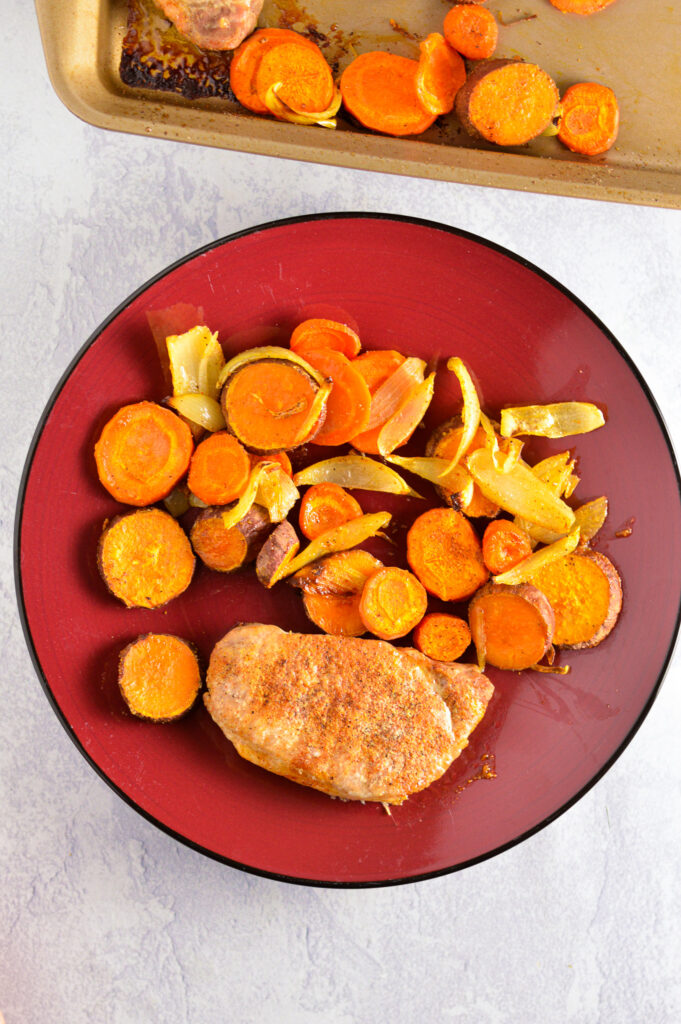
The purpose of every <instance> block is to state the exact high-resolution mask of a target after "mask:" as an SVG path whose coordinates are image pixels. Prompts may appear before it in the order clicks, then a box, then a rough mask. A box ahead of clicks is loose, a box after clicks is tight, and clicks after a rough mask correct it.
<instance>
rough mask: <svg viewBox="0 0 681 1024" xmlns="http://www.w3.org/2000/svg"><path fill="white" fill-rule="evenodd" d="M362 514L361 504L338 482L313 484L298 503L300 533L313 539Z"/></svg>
mask: <svg viewBox="0 0 681 1024" xmlns="http://www.w3.org/2000/svg"><path fill="white" fill-rule="evenodd" d="M361 515H362V506H361V505H360V503H359V502H358V501H357V500H356V499H355V498H353V496H352V495H351V494H348V492H347V491H346V490H345V489H344V488H343V487H340V486H339V485H338V484H329V483H326V484H313V486H312V487H310V488H309V489H308V490H307V491H306V492H305V494H304V496H303V500H302V501H301V503H300V513H299V517H298V522H299V524H300V530H301V533H303V534H304V535H305V536H306V537H307V539H308V540H314V539H315V537H319V535H320V534H322V533H325V532H326V530H332V529H333V528H334V527H335V526H340V525H341V524H342V523H348V522H349V521H350V520H351V519H357V518H358V517H359V516H361Z"/></svg>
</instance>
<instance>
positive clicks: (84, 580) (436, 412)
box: [16, 214, 681, 886]
mask: <svg viewBox="0 0 681 1024" xmlns="http://www.w3.org/2000/svg"><path fill="white" fill-rule="evenodd" d="M176 302H188V303H193V304H194V305H196V306H203V309H204V312H205V319H206V322H207V323H208V324H209V325H210V326H211V328H212V329H213V330H217V331H218V332H219V335H220V339H221V340H222V342H223V344H224V346H225V348H226V350H228V351H229V352H232V351H236V350H237V349H239V348H243V347H245V346H246V345H247V344H252V343H253V341H254V340H256V339H257V338H258V335H259V331H260V330H261V329H262V328H263V327H264V328H276V329H277V330H280V331H283V332H284V336H286V332H288V331H290V329H291V328H292V327H293V326H294V325H295V324H296V323H297V322H299V321H300V320H301V319H303V318H304V317H305V316H308V315H324V314H327V315H336V316H337V317H342V316H345V317H347V318H349V320H350V322H353V323H354V324H355V325H356V327H357V329H358V331H359V334H360V336H361V338H362V341H363V343H364V346H365V347H366V348H395V349H400V350H402V351H404V352H407V353H409V354H413V355H419V356H422V357H423V358H424V359H427V360H429V361H430V362H433V361H435V360H438V359H439V360H444V358H445V357H446V356H449V355H451V354H458V355H460V356H462V357H463V359H464V360H465V361H466V363H467V364H468V365H469V366H470V368H471V369H472V371H473V373H474V374H475V378H476V381H477V384H478V387H479V390H480V393H481V396H482V399H483V403H484V406H485V408H486V409H487V410H488V411H490V412H494V411H496V410H498V409H499V408H500V406H502V405H503V404H525V403H536V402H552V401H559V400H566V399H572V400H588V401H591V402H595V403H597V404H598V405H600V406H601V407H602V408H603V409H605V410H606V412H607V425H606V427H605V428H603V429H601V430H599V431H596V432H594V433H592V434H589V435H585V436H583V437H581V438H577V439H574V440H575V442H576V443H575V445H574V447H575V448H576V450H577V453H578V455H579V476H580V477H581V483H580V484H579V488H578V491H577V495H576V498H577V497H579V498H581V500H587V499H590V498H593V497H597V496H598V495H601V494H605V495H607V497H608V499H609V502H610V515H609V518H608V522H607V523H606V526H605V527H604V529H603V530H602V532H601V535H600V536H599V538H598V542H597V545H596V546H597V547H598V549H599V550H601V551H603V552H604V553H605V554H606V555H607V556H608V557H609V558H611V559H612V561H613V562H614V563H615V565H616V566H617V568H618V569H619V571H620V573H621V576H622V579H623V582H624V606H623V611H622V615H621V618H620V621H619V623H618V625H617V627H616V629H615V631H614V632H613V633H612V634H611V635H610V636H609V637H608V638H607V639H606V640H605V641H604V642H603V643H602V644H601V645H600V646H599V647H597V648H595V649H593V650H590V651H578V652H574V653H570V654H563V655H562V656H561V660H562V662H563V663H567V664H569V665H570V666H571V672H570V674H569V675H566V676H559V675H555V676H554V675H543V674H541V675H540V674H537V673H531V672H526V673H522V674H512V673H503V672H497V671H495V670H490V671H489V674H490V677H491V679H492V681H493V683H494V685H495V688H496V689H495V695H494V698H493V700H492V702H491V704H490V707H489V709H488V711H487V714H486V716H485V719H484V720H483V722H482V724H481V725H480V726H479V728H478V729H477V730H476V731H475V732H474V734H473V736H472V738H471V742H470V745H469V747H468V748H467V750H466V751H465V753H464V754H463V755H462V756H461V757H460V758H459V760H458V761H456V762H455V763H454V765H453V766H452V768H451V769H450V770H449V771H448V772H447V773H446V775H445V776H444V777H443V778H442V779H440V780H439V781H438V782H436V783H435V784H434V785H432V786H431V787H430V788H429V789H428V790H426V791H425V792H423V793H420V794H418V795H415V796H413V797H412V798H410V799H409V800H408V801H407V802H406V803H405V804H404V805H402V806H401V807H398V808H395V809H394V810H393V812H392V816H389V815H388V814H387V813H385V811H384V810H383V809H382V808H381V807H380V806H375V805H362V804H359V803H343V802H341V801H338V800H330V799H329V798H328V797H326V796H324V795H322V794H319V793H316V792H314V791H312V790H308V789H304V788H303V787H300V786H297V785H295V784H293V783H291V782H288V781H286V780H284V779H281V778H279V777H277V776H274V775H270V774H268V773H266V772H265V771H263V770H261V769H259V768H256V767H254V766H253V765H251V764H249V763H247V762H245V761H243V760H241V759H240V758H239V757H238V756H237V755H236V753H235V751H234V750H233V748H232V746H231V745H230V743H229V742H228V741H227V740H226V739H225V738H224V737H223V736H222V733H221V732H220V731H219V729H218V728H217V726H215V725H214V724H213V722H212V721H211V720H210V718H209V716H208V714H207V713H206V711H205V710H204V708H203V706H202V705H197V706H196V707H195V708H194V709H193V711H192V712H191V713H190V714H189V715H188V716H187V717H186V718H184V719H182V720H181V721H179V722H176V723H174V724H170V725H155V724H150V723H145V722H143V721H140V720H136V719H134V718H132V717H131V716H130V715H129V714H128V713H127V712H126V710H125V708H124V706H123V703H122V701H121V698H120V695H119V692H118V689H117V684H116V667H117V658H118V653H119V651H120V650H121V648H122V647H123V646H125V644H127V643H128V642H129V641H130V640H131V639H132V638H134V637H135V636H137V635H138V634H140V633H145V632H149V631H164V632H175V633H177V634H179V635H180V636H183V637H185V638H187V639H188V640H191V641H193V642H194V643H195V644H196V645H197V647H198V648H199V650H200V652H201V653H202V655H203V656H204V657H206V658H207V657H208V655H209V654H210V651H211V648H212V646H213V644H214V643H215V642H216V641H217V640H218V639H219V638H220V637H221V636H222V635H223V634H224V633H225V632H226V631H227V630H228V629H230V628H231V627H232V626H233V625H235V623H237V622H239V621H261V622H272V623H276V624H278V625H280V626H282V627H283V628H286V629H293V630H301V629H304V630H310V629H312V627H311V626H310V625H309V623H307V621H306V619H305V617H304V614H303V611H302V608H301V602H300V598H299V596H298V594H297V592H295V591H293V590H292V588H290V587H288V586H287V585H286V584H284V583H282V584H280V585H278V586H277V587H275V588H274V589H273V590H272V591H267V590H265V589H264V588H263V587H262V586H261V585H260V584H259V583H257V581H256V580H255V578H254V574H253V573H252V572H251V571H245V572H242V573H240V574H237V575H235V576H222V575H220V574H217V573H211V572H209V571H208V570H207V569H203V567H201V568H199V569H198V570H197V573H196V576H195V579H194V581H193V583H192V585H191V587H190V588H189V590H188V591H187V592H186V593H185V594H184V595H183V596H182V597H180V598H179V599H177V600H175V601H174V602H171V603H170V604H169V605H168V606H167V608H164V609H161V610H156V611H148V610H129V609H126V608H124V607H123V606H122V605H120V604H119V603H118V602H117V601H116V600H115V599H114V598H112V597H111V596H110V595H109V594H108V593H107V591H106V590H105V588H104V585H103V583H102V581H101V580H100V578H99V575H98V571H97V565H96V557H95V552H96V546H97V540H98V537H99V534H100V531H101V529H102V524H103V522H104V520H106V519H107V518H108V517H111V516H112V515H115V514H117V513H118V512H120V511H122V506H120V505H118V504H117V503H116V502H115V501H114V500H113V499H112V498H111V497H110V496H109V495H108V494H107V492H106V491H105V490H104V489H103V488H102V487H101V485H100V484H99V483H98V480H97V476H96V472H95V466H94V461H93V454H92V452H93V444H94V442H95V440H96V438H97V437H98V434H99V432H100V430H101V428H102V425H103V423H104V422H105V421H106V419H107V418H108V417H109V416H110V415H111V414H112V413H113V412H114V411H115V410H116V408H117V407H119V406H121V405H123V404H125V403H128V402H134V401H138V400H141V399H143V398H152V399H157V400H162V399H163V397H164V395H165V388H164V385H163V380H162V376H161V373H160V369H159V364H158V360H157V355H156V349H155V346H154V344H153V342H152V340H151V337H150V334H149V330H148V327H147V321H146V312H147V310H150V309H161V308H164V307H167V306H170V305H173V304H174V303H176ZM440 365H441V366H442V364H440ZM448 377H449V378H451V375H448V374H447V372H446V371H445V370H444V369H441V370H440V372H439V374H438V384H437V388H436V398H435V401H434V402H433V405H432V407H431V409H430V410H429V413H428V424H427V426H430V427H433V426H435V425H437V424H438V423H440V422H442V420H444V419H445V418H447V417H448V416H450V415H452V414H453V413H454V412H456V411H457V408H458V405H459V402H460V395H459V393H458V387H457V385H456V383H455V382H454V380H453V378H451V379H447V378H448ZM424 438H425V432H423V431H420V432H419V436H418V438H417V439H416V440H415V441H414V442H412V446H413V448H414V450H417V449H419V448H421V449H422V445H423V443H424ZM564 446H565V442H563V444H562V447H564ZM558 450H561V442H559V441H552V442H548V441H547V442H542V443H540V442H535V443H532V444H529V445H528V446H527V451H528V458H529V459H530V461H532V460H533V459H534V458H537V457H540V456H543V455H544V454H546V453H548V452H551V451H558ZM326 451H327V452H328V449H327V450H326ZM360 500H361V501H362V504H363V505H364V507H365V510H366V511H372V510H374V509H376V508H378V507H382V506H383V507H389V508H390V510H391V511H392V512H393V513H394V517H395V523H396V529H397V533H396V539H397V540H398V541H399V531H400V530H404V529H406V527H407V526H408V523H409V521H410V519H413V518H414V516H415V515H417V514H418V513H419V512H420V511H422V510H423V509H424V508H425V507H427V502H425V503H420V504H419V503H418V502H417V501H416V500H415V499H402V500H401V501H399V502H398V501H395V500H394V499H393V504H392V505H387V504H383V501H382V499H381V498H379V497H377V496H376V495H367V494H366V493H364V494H360ZM386 501H387V499H386ZM392 551H393V559H392V560H393V561H395V562H397V563H399V562H400V560H401V558H402V554H401V551H402V547H401V545H400V544H399V543H398V544H397V545H396V546H395V547H394V548H393V549H392ZM679 564H681V502H680V500H679V475H678V469H677V466H676V463H675V459H674V455H673V453H672V449H671V446H670V442H669V438H668V436H667V433H666V431H665V428H664V425H663V423H662V421H661V418H660V414H659V412H658V410H657V408H656V405H655V402H654V400H653V398H652V397H651V395H650V393H649V391H648V389H647V387H646V385H645V383H644V382H643V380H642V379H641V376H640V374H639V373H638V371H637V370H636V368H635V367H634V365H633V364H632V362H631V360H630V359H629V358H628V356H627V355H626V353H625V352H624V351H623V350H622V348H621V346H620V345H619V344H618V343H617V341H616V340H615V339H614V338H613V337H612V335H611V334H610V333H609V332H608V331H607V329H606V328H605V327H604V326H603V325H602V324H601V323H599V322H598V320H597V319H596V318H595V317H594V316H593V315H592V314H591V313H590V312H589V310H588V309H586V308H585V307H584V305H583V304H582V303H581V302H579V301H578V300H577V299H576V298H575V297H574V296H572V295H571V294H569V293H568V292H567V291H566V290H565V289H564V288H562V287H561V286H560V285H559V284H557V283H556V282H555V281H553V280H551V279H550V278H548V277H547V276H546V275H545V274H543V273H542V272H541V271H539V270H537V269H536V268H534V267H532V266H530V265H529V264H527V263H526V262H524V261H523V260H521V259H519V258H517V257H516V256H514V255H513V254H511V253H509V252H507V251H504V250H502V249H500V248H498V247H496V246H494V245H491V244H489V243H487V242H485V241H483V240H481V239H478V238H475V237H472V236H471V235H468V234H465V233H463V232H460V231H456V230H454V229H451V228H446V227H443V226H440V225H437V224H431V223H427V222H422V221H416V220H410V219H399V218H394V217H388V216H380V215H352V214H343V215H338V216H333V215H332V216H320V217H312V218H304V219H295V220H289V221H282V222H277V223H274V224H269V225H266V226H263V227H259V228H254V229H252V230H249V231H246V232H242V233H240V234H237V235H233V236H231V237H229V238H226V239H222V240H220V241H218V242H216V243H214V244H212V245H209V246H207V247H206V248H205V249H202V250H200V251H198V252H196V253H193V254H191V255H190V256H187V257H185V258H184V259H182V260H180V261H179V262H178V263H176V264H174V265H173V266H171V267H169V268H168V269H166V270H164V271H162V273H161V274H159V275H158V276H157V277H156V278H154V280H152V281H150V282H149V283H147V284H145V285H144V286H143V287H142V288H140V289H139V291H137V292H136V293H135V294H134V295H132V296H131V297H130V298H129V299H128V300H127V301H126V302H124V303H123V304H122V305H121V306H120V307H119V308H118V309H117V310H115V311H114V312H113V313H112V314H111V316H110V317H109V318H108V319H107V320H106V322H105V323H104V324H103V325H102V326H101V327H100V328H99V329H98V330H97V331H96V332H95V333H94V335H93V336H92V337H91V338H90V339H89V340H88V341H87V342H86V343H85V345H84V346H83V348H82V349H81V351H80V352H79V353H78V355H77V356H76V358H75V360H74V361H73V363H72V365H71V366H70V368H69V369H68V371H67V373H66V374H65V376H64V378H63V379H62V381H61V382H60V383H59V385H58V386H57V388H56V390H55V392H54V394H53V396H52V398H51V400H50V402H49V404H48V407H47V409H46V410H45V413H44V416H43V418H42V421H41V423H40V425H39V428H38V431H37V433H36V436H35V439H34V442H33V445H32V448H31V451H30V454H29V457H28V460H27V465H26V470H25V474H24V480H23V483H22V488H21V495H20V500H19V506H18V515H17V530H16V567H17V588H18V594H19V604H20V608H21V612H22V617H23V621H24V627H25V631H26V636H27V640H28V643H29V647H30V649H31V652H32V655H33V658H34V661H35V665H36V668H37V670H38V673H39V676H40V678H41V680H42V682H43V686H44V688H45V692H46V694H47V696H48V698H49V700H50V702H51V704H52V706H53V707H54V709H55V711H56V713H57V714H58V716H59V718H60V719H61V721H62V722H63V724H64V725H65V727H66V728H67V731H68V732H69V735H70V736H71V737H72V739H73V740H74V742H75V743H76V745H77V746H78V747H79V749H80V750H81V752H82V753H83V754H84V756H85V757H86V758H87V759H88V761H89V762H90V764H91V765H92V766H93V767H94V768H95V769H96V770H97V771H98V772H99V773H100V775H101V776H102V777H103V778H104V779H105V780H106V781H107V782H108V783H109V784H110V785H111V786H112V787H113V788H114V789H115V790H116V792H118V793H119V794H120V795H121V796H122V797H123V798H124V799H125V800H127V801H128V803H130V804H131V805H132V806H133V807H135V808H136V809H137V810H138V811H139V812H140V813H141V814H143V815H144V816H145V817H147V818H148V819H149V820H150V821H152V822H154V823H155V824H156V825H158V826H159V827H160V828H162V829H164V830H165V831H166V832H168V833H170V834H171V835H173V836H175V837H176V838H177V839H180V840H181V841H183V842H185V843H187V844H188V845H190V846H192V847H194V848H195V849H198V850H200V851H202V852H203V853H205V854H208V855H210V856H212V857H215V858H217V859H219V860H222V861H224V862H226V863H228V864H231V865H233V866H236V867H240V868H244V869H246V870H249V871H253V872H256V873H260V874H265V875H269V876H273V877H277V878H282V879H287V880H290V881H296V882H306V883H312V884H321V885H345V886H361V885H386V884H395V883H398V882H408V881H413V880H416V879H419V878H424V877H428V876H434V875H438V874H443V873H446V872H449V871H453V870H455V869H458V868H462V867H465V866H466V865H470V864H472V863H474V862H476V861H479V860H481V859H483V858H485V857H489V856H491V855H492V854H495V853H498V852H499V851H501V850H503V849H505V848H507V847H508V846H510V845H512V844H513V843H517V842H519V841H520V840H521V839H523V838H525V837H527V836H528V835H530V834H532V833H533V832H534V831H536V830H537V829H539V828H541V827H542V826H544V825H546V824H547V823H548V822H549V821H551V820H552V819H553V818H555V817H556V816H557V815H558V814H559V813H561V812H562V811H564V810H565V809H566V808H567V807H569V806H570V805H571V804H572V803H573V802H574V801H575V800H576V799H577V798H578V797H579V796H581V795H582V794H583V793H584V792H586V790H587V789H588V788H589V787H590V786H591V785H592V784H593V783H594V782H595V781H596V780H597V779H598V778H600V776H601V775H602V774H603V772H604V771H605V770H606V769H607V768H608V767H609V766H610V765H611V764H612V763H613V761H614V760H615V759H616V758H617V756H618V755H619V754H620V753H621V751H622V750H623V748H624V747H625V746H626V744H627V742H628V741H629V740H630V739H631V737H632V735H633V734H634V732H635V731H636V729H637V728H638V726H639V725H640V724H641V722H642V721H643V719H644V717H645V715H646V713H647V711H648V710H649V708H650V706H651V703H652V701H653V699H654V697H655V695H656V693H657V690H658V687H659V686H660V683H661V680H662V677H663V674H664V672H665V669H666V666H667V664H668V661H669V658H670V656H671V651H672V647H673V643H674V639H675V636H676V632H677V629H678V623H679V608H680V603H681V593H680V590H681V576H680V574H679V573H678V566H679ZM642 615H645V626H644V627H643V625H642V622H643V619H642Z"/></svg>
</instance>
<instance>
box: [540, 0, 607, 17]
mask: <svg viewBox="0 0 681 1024" xmlns="http://www.w3.org/2000/svg"><path fill="white" fill-rule="evenodd" d="M550 2H551V3H552V4H553V6H554V7H557V8H558V10H559V11H562V12H563V13H564V14H597V13H598V11H602V10H603V9H604V8H605V7H609V6H610V4H613V3H614V2H615V0H550Z"/></svg>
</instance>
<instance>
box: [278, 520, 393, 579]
mask: <svg viewBox="0 0 681 1024" xmlns="http://www.w3.org/2000/svg"><path fill="white" fill-rule="evenodd" d="M390 519H391V516H390V513H389V512H373V513H371V514H370V515H366V516H358V517H357V519H351V520H350V521H349V522H347V523H343V524H342V526H336V527H334V529H332V530H326V531H325V532H324V533H320V535H319V536H318V537H315V539H314V540H313V541H310V543H309V544H308V545H307V547H306V548H304V549H303V550H302V551H301V552H300V554H299V555H296V557H295V558H293V559H292V560H291V561H290V562H287V563H286V564H285V565H282V566H280V567H279V569H278V570H277V572H276V573H275V574H274V576H273V578H272V583H271V584H270V585H274V584H275V583H276V582H277V581H278V580H281V579H284V578H285V577H286V576H292V575H293V573H294V572H298V571H299V570H300V569H304V568H305V566H306V565H309V564H310V563H311V562H316V561H317V559H318V558H323V557H324V555H330V554H332V553H333V552H335V551H348V550H349V549H350V548H354V547H357V545H358V544H361V543H362V542H363V541H365V540H368V539H369V537H375V536H376V534H377V533H379V532H380V531H381V530H382V529H383V527H384V526H387V525H388V523H389V522H390Z"/></svg>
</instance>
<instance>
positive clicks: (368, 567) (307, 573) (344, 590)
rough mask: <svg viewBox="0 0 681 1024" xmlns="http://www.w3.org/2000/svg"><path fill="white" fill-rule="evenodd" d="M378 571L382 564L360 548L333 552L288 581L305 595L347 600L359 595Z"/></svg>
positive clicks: (301, 570)
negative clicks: (319, 595) (345, 598)
mask: <svg viewBox="0 0 681 1024" xmlns="http://www.w3.org/2000/svg"><path fill="white" fill-rule="evenodd" d="M382 568H383V563H382V562H380V561H379V560H378V558H375V557H374V556H373V555H371V554H369V552H368V551H363V550H362V548H357V549H356V550H351V551H337V552H336V553H335V554H333V555H327V557H326V558H322V559H320V560H319V561H318V562H313V563H312V564H311V565H307V566H305V568H304V569H300V571H299V572H297V573H296V574H295V576H293V577H292V578H291V579H290V580H289V582H290V583H291V584H292V585H293V586H294V587H299V588H300V589H301V590H303V591H304V592H305V593H306V594H323V595H325V596H330V595H333V596H335V597H351V596H352V595H353V594H360V593H361V592H362V590H363V589H364V584H365V583H366V581H367V580H368V579H369V577H370V576H371V575H373V573H375V572H376V570H377V569H382Z"/></svg>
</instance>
